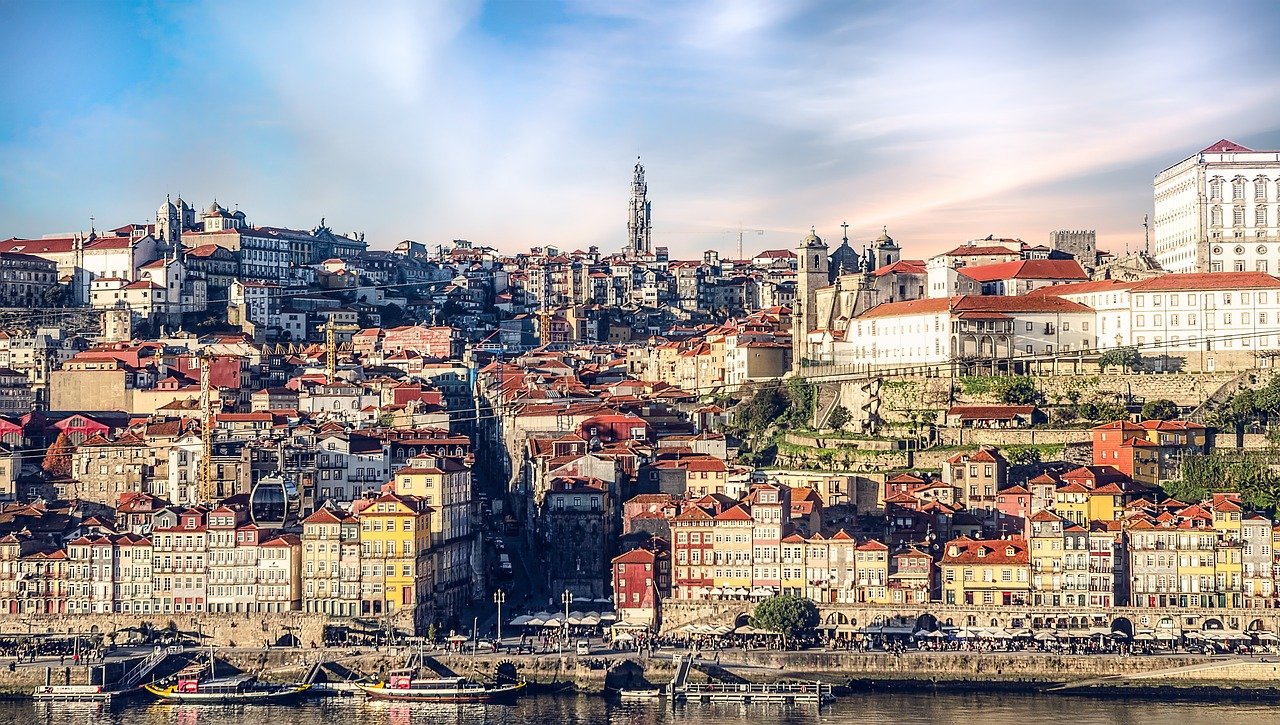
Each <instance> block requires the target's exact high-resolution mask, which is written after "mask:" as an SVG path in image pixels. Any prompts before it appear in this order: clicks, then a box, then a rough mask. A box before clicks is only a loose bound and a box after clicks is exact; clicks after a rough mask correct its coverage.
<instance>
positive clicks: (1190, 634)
mask: <svg viewBox="0 0 1280 725" xmlns="http://www.w3.org/2000/svg"><path fill="white" fill-rule="evenodd" d="M1182 636H1183V637H1186V638H1187V639H1204V638H1205V635H1203V634H1201V633H1199V632H1183V633H1182Z"/></svg>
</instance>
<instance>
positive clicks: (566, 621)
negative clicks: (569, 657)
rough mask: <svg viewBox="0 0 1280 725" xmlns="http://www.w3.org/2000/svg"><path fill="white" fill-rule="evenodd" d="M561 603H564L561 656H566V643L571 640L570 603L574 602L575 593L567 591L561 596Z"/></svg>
mask: <svg viewBox="0 0 1280 725" xmlns="http://www.w3.org/2000/svg"><path fill="white" fill-rule="evenodd" d="M560 601H562V602H564V634H562V635H561V636H560V654H564V642H565V640H566V639H568V638H569V603H570V602H572V601H573V592H571V591H569V590H568V589H565V590H564V594H561V595H560Z"/></svg>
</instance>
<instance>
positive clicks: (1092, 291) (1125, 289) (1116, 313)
mask: <svg viewBox="0 0 1280 725" xmlns="http://www.w3.org/2000/svg"><path fill="white" fill-rule="evenodd" d="M1135 284H1137V283H1136V282H1122V281H1120V280H1115V279H1104V280H1096V281H1092V282H1077V283H1074V284H1060V285H1055V286H1051V287H1041V288H1040V289H1037V290H1035V291H1033V292H1031V293H1030V294H1032V295H1049V296H1053V297H1061V298H1063V299H1067V300H1071V301H1072V302H1076V303H1078V304H1082V305H1084V306H1085V307H1088V308H1090V309H1092V310H1093V311H1094V315H1095V318H1094V319H1095V325H1094V329H1095V330H1096V331H1097V343H1096V347H1097V349H1099V350H1108V349H1111V348H1115V347H1124V346H1126V345H1132V344H1133V337H1132V336H1131V335H1130V334H1129V330H1130V323H1131V320H1130V308H1131V303H1130V301H1129V288H1131V287H1133V286H1134V285H1135Z"/></svg>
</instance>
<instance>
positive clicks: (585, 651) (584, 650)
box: [574, 639, 591, 655]
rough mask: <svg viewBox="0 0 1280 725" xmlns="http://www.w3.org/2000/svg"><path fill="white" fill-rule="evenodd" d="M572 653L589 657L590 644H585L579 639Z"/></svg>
mask: <svg viewBox="0 0 1280 725" xmlns="http://www.w3.org/2000/svg"><path fill="white" fill-rule="evenodd" d="M574 651H575V652H577V653H578V654H580V655H589V654H591V643H590V642H587V640H585V639H580V640H578V646H577V648H576V649H575V650H574Z"/></svg>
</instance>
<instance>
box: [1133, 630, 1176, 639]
mask: <svg viewBox="0 0 1280 725" xmlns="http://www.w3.org/2000/svg"><path fill="white" fill-rule="evenodd" d="M1179 634H1181V633H1180V632H1169V631H1163V632H1157V633H1156V639H1162V640H1168V641H1173V640H1175V639H1177V638H1178V635H1179ZM1135 639H1136V637H1135Z"/></svg>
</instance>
